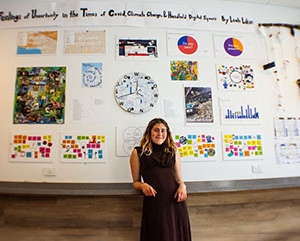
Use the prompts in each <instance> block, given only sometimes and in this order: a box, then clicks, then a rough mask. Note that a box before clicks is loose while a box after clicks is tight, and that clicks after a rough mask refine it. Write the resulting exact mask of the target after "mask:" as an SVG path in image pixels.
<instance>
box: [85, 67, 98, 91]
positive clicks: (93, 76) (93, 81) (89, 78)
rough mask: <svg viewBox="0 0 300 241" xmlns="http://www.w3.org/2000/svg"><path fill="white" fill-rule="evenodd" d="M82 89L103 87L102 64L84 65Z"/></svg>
mask: <svg viewBox="0 0 300 241" xmlns="http://www.w3.org/2000/svg"><path fill="white" fill-rule="evenodd" d="M82 87H83V88H101V87H102V63H83V64H82Z"/></svg>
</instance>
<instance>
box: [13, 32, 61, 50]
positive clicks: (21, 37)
mask: <svg viewBox="0 0 300 241" xmlns="http://www.w3.org/2000/svg"><path fill="white" fill-rule="evenodd" d="M57 37H58V33H57V31H37V32H19V33H18V43H17V55H35V54H36V55H39V54H46V55H47V54H49V55H54V54H56V51H57Z"/></svg>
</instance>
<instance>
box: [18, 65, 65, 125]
mask: <svg viewBox="0 0 300 241" xmlns="http://www.w3.org/2000/svg"><path fill="white" fill-rule="evenodd" d="M65 89H66V67H18V68H17V76H16V85H15V98H14V113H13V124H63V123H64V121H65V115H64V114H65Z"/></svg>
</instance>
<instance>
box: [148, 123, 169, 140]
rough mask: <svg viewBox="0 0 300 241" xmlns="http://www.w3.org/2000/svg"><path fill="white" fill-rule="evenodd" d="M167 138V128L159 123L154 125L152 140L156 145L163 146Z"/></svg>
mask: <svg viewBox="0 0 300 241" xmlns="http://www.w3.org/2000/svg"><path fill="white" fill-rule="evenodd" d="M166 138H167V127H166V126H165V125H164V124H162V123H158V124H156V125H154V126H153V127H152V129H151V140H152V141H153V143H155V144H156V145H161V144H163V143H164V142H165V140H166Z"/></svg>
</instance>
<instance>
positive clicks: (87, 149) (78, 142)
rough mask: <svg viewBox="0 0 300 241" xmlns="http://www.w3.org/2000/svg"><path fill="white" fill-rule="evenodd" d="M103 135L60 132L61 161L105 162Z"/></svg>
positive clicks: (104, 138)
mask: <svg viewBox="0 0 300 241" xmlns="http://www.w3.org/2000/svg"><path fill="white" fill-rule="evenodd" d="M105 140H106V137H105V135H101V134H61V140H60V145H61V146H60V147H61V161H62V162H73V163H74V162H84V163H95V162H105V153H104V152H105V143H106V141H105Z"/></svg>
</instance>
